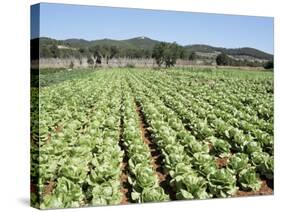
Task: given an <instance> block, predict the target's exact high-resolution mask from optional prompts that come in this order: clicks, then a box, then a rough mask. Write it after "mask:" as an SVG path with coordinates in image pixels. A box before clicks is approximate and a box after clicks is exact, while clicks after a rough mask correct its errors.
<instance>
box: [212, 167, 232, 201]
mask: <svg viewBox="0 0 281 212" xmlns="http://www.w3.org/2000/svg"><path fill="white" fill-rule="evenodd" d="M207 179H208V181H209V189H210V191H211V192H212V194H213V195H214V196H216V197H230V196H231V195H233V194H234V193H235V192H236V190H237V187H236V177H235V176H234V175H232V174H231V172H230V171H228V170H227V169H218V170H217V171H215V172H214V173H210V174H209V175H208V176H207Z"/></svg>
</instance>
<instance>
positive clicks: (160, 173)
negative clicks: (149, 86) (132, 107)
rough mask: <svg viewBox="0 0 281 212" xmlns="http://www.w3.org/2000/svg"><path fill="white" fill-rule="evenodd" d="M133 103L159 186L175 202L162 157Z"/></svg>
mask: <svg viewBox="0 0 281 212" xmlns="http://www.w3.org/2000/svg"><path fill="white" fill-rule="evenodd" d="M135 103H136V111H137V113H138V115H139V123H140V129H141V135H142V138H143V141H144V143H145V144H146V145H148V147H149V151H150V154H151V158H152V160H151V164H152V166H153V169H154V171H155V173H156V175H157V177H158V180H159V183H160V186H161V187H162V188H163V189H164V191H165V193H166V194H168V195H169V197H170V199H171V200H176V193H175V191H174V190H173V188H172V187H171V186H170V184H169V182H170V180H171V177H170V176H169V175H168V174H167V173H165V171H164V169H163V165H162V161H163V157H162V155H161V152H160V150H159V149H158V148H157V145H156V144H155V143H154V142H153V141H152V136H151V134H150V132H149V131H148V130H147V128H148V125H147V123H146V121H145V117H144V114H143V112H142V110H141V107H140V105H139V104H138V103H137V102H135Z"/></svg>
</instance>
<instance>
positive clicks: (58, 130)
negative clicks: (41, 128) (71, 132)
mask: <svg viewBox="0 0 281 212" xmlns="http://www.w3.org/2000/svg"><path fill="white" fill-rule="evenodd" d="M62 128H63V127H62V125H58V126H56V128H55V132H56V133H59V132H61V131H62Z"/></svg>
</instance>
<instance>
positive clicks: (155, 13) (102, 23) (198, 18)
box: [31, 3, 274, 53]
mask: <svg viewBox="0 0 281 212" xmlns="http://www.w3.org/2000/svg"><path fill="white" fill-rule="evenodd" d="M37 16H38V14H36V9H33V10H31V18H32V17H33V18H34V17H37ZM37 24H38V23H37ZM35 25H36V21H34V22H32V25H31V26H32V28H31V31H34V30H33V29H34V28H35V27H34V26H35ZM273 30H274V26H273V18H270V17H254V16H235V15H218V14H207V13H192V12H174V11H160V10H144V9H126V8H111V7H96V6H80V5H67V4H48V3H43V4H41V5H40V36H41V37H51V38H55V39H60V40H63V39H68V38H80V39H86V40H96V39H103V38H109V39H116V40H124V39H129V38H134V37H140V36H145V37H149V38H151V39H154V40H160V41H167V42H177V43H178V44H180V45H190V44H207V45H212V46H217V47H225V48H239V47H253V48H257V49H260V50H262V51H265V52H268V53H273V51H274V50H273V48H274V43H273V33H274V32H273ZM37 36H38V34H37V35H36V33H31V37H32V38H34V37H37Z"/></svg>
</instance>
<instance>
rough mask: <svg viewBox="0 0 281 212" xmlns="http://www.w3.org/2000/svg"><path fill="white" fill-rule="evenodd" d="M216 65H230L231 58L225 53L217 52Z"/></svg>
mask: <svg viewBox="0 0 281 212" xmlns="http://www.w3.org/2000/svg"><path fill="white" fill-rule="evenodd" d="M216 62H217V65H219V66H228V65H231V58H230V57H229V56H227V55H226V54H224V53H222V54H219V55H218V56H217V58H216Z"/></svg>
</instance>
